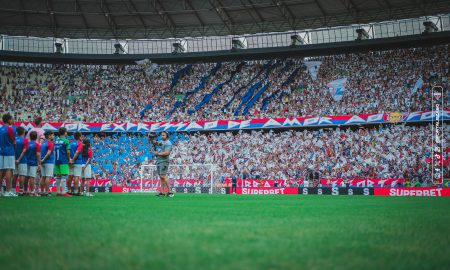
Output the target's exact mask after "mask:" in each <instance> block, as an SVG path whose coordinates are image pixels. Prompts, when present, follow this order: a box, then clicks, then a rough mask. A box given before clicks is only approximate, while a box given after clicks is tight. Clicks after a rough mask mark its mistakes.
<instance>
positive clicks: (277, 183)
mask: <svg viewBox="0 0 450 270" xmlns="http://www.w3.org/2000/svg"><path fill="white" fill-rule="evenodd" d="M236 182H237V186H238V187H244V188H249V187H266V188H267V187H286V186H287V187H290V186H293V184H296V185H298V186H300V187H303V186H304V185H305V180H304V179H297V180H289V181H286V180H252V179H249V180H241V179H238V180H237V181H236ZM312 182H313V181H309V183H308V186H309V185H311V184H313V183H312ZM225 183H226V185H227V186H231V184H232V182H231V180H230V179H229V178H226V179H225ZM404 184H405V179H404V178H356V179H352V180H348V181H344V179H341V178H329V179H325V178H322V179H320V185H321V187H399V186H403V185H404Z"/></svg>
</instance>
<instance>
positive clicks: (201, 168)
mask: <svg viewBox="0 0 450 270" xmlns="http://www.w3.org/2000/svg"><path fill="white" fill-rule="evenodd" d="M168 176H169V181H170V186H171V188H172V191H173V192H175V193H176V192H178V193H180V192H184V193H210V194H212V193H220V188H221V179H220V173H219V166H218V165H217V164H200V163H193V164H181V165H180V164H170V165H169V170H168ZM159 188H160V181H159V175H158V173H157V170H156V165H154V164H148V165H147V164H146V165H141V171H140V179H139V189H138V190H136V191H139V192H157V191H159Z"/></svg>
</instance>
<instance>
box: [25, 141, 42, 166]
mask: <svg viewBox="0 0 450 270" xmlns="http://www.w3.org/2000/svg"><path fill="white" fill-rule="evenodd" d="M38 152H41V145H40V144H38V143H37V142H35V141H32V142H30V146H29V147H28V151H27V164H28V166H37V165H38V162H37V156H36V154H37V153H38Z"/></svg>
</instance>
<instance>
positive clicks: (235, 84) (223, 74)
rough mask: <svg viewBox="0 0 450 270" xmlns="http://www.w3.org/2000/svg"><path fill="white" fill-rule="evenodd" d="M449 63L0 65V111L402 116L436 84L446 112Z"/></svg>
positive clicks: (443, 51)
mask: <svg viewBox="0 0 450 270" xmlns="http://www.w3.org/2000/svg"><path fill="white" fill-rule="evenodd" d="M449 66H450V65H449V48H448V45H443V46H435V47H423V48H410V49H395V50H387V51H376V52H365V53H354V54H345V55H344V54H342V55H334V56H323V57H317V58H314V59H300V58H296V59H277V60H258V61H242V62H222V63H198V64H189V65H184V64H176V65H159V66H158V65H156V64H149V63H145V64H143V65H134V66H88V65H58V66H57V65H53V66H49V65H23V66H1V68H0V90H1V92H2V95H1V97H0V113H2V114H3V113H5V112H10V113H12V114H13V116H14V118H15V120H17V121H30V120H32V119H33V118H34V117H35V116H37V115H39V116H42V117H43V118H44V119H45V120H46V121H50V122H66V121H83V122H111V121H116V122H119V121H124V122H125V121H167V120H168V119H170V120H172V121H188V120H202V119H203V120H216V119H236V118H239V119H243V118H263V117H271V118H272V117H300V116H321V115H322V116H323V115H345V114H361V113H382V112H395V111H399V112H409V111H418V110H427V109H430V108H431V99H430V84H431V83H432V82H434V81H439V83H440V84H441V85H442V86H443V87H444V89H446V91H447V92H445V93H444V102H445V104H444V107H445V108H449V107H450V106H449V104H450V100H449V97H450V96H449V93H448V89H449V87H448V86H449V76H450V74H449ZM316 75H317V78H316ZM330 83H331V84H330ZM142 117H143V118H142Z"/></svg>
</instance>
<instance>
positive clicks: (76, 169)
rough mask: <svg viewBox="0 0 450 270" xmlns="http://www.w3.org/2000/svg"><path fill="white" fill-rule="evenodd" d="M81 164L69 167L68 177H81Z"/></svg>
mask: <svg viewBox="0 0 450 270" xmlns="http://www.w3.org/2000/svg"><path fill="white" fill-rule="evenodd" d="M81 166H82V165H81V164H73V165H70V166H69V175H73V176H75V177H81Z"/></svg>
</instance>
